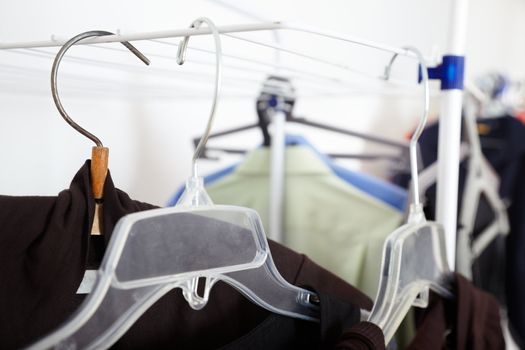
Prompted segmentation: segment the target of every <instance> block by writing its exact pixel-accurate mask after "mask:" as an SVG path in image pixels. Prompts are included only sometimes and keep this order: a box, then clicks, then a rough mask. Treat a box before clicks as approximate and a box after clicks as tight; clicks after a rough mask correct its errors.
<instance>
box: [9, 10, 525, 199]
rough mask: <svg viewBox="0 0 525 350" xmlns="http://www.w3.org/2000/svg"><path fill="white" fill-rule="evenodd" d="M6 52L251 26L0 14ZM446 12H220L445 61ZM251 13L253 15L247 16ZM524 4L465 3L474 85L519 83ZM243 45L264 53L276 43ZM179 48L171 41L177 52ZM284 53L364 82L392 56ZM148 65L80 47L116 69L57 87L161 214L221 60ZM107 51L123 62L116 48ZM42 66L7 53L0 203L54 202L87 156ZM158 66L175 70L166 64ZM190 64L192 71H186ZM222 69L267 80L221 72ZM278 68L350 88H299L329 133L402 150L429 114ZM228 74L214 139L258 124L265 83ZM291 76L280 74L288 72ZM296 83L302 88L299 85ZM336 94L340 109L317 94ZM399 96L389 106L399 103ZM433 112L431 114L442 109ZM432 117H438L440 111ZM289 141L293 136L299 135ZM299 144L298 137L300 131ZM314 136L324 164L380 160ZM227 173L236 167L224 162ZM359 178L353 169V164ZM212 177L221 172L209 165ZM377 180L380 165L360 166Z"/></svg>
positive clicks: (162, 13)
mask: <svg viewBox="0 0 525 350" xmlns="http://www.w3.org/2000/svg"><path fill="white" fill-rule="evenodd" d="M0 1H1V2H0V41H1V42H13V41H30V40H47V39H49V38H50V36H51V35H52V34H54V35H55V36H56V37H58V38H68V37H71V36H73V35H75V34H77V33H80V32H82V31H86V30H94V29H103V30H110V31H115V30H117V29H120V30H121V32H123V33H130V32H138V31H141V32H143V31H154V30H166V29H172V28H181V27H186V26H188V25H189V23H191V21H192V20H193V19H195V18H197V17H199V16H208V17H210V18H212V19H213V20H214V21H215V22H216V23H217V24H232V23H244V22H253V21H254V20H253V19H252V18H249V17H247V16H246V15H243V14H240V13H238V12H235V11H232V10H231V9H229V8H228V7H224V6H220V3H219V2H213V1H155V2H153V1H122V0H119V1H99V0H97V1H90V2H73V1H65V0H48V1H36V0H33V1H16V2H15V1H7V0H0ZM451 1H452V0H449V1H441V0H433V1H417V0H399V1H387V0H375V1H359V2H357V1H348V0H346V1H345V0H330V1H300V0H294V1H282V0H281V1H276V0H265V1H259V2H249V3H248V2H245V1H240V0H236V1H226V0H225V1H224V2H223V3H229V4H233V5H235V6H239V7H243V6H244V7H249V8H248V9H247V11H249V12H251V13H254V14H257V15H259V16H261V17H262V18H269V19H272V20H273V19H275V20H283V21H299V22H302V23H306V24H309V25H312V26H316V27H320V28H324V29H329V30H335V31H339V32H342V33H347V34H349V35H354V36H359V37H364V38H368V39H371V40H376V41H380V42H384V43H387V44H391V45H398V46H402V45H413V46H416V47H418V48H420V49H421V50H422V51H423V52H424V53H426V54H431V53H432V51H433V50H435V48H436V47H437V48H438V49H440V50H443V49H444V48H446V38H447V25H448V21H447V17H448V9H449V6H450V3H451ZM248 4H249V5H248ZM524 19H525V1H522V0H502V1H498V2H497V3H496V2H494V1H488V0H477V1H471V4H470V19H469V27H468V28H469V32H468V47H467V64H468V71H467V74H468V76H475V75H477V74H480V73H483V72H484V71H486V70H488V69H498V70H502V71H505V72H507V73H509V74H511V75H514V76H518V77H522V76H523V75H525V72H524V70H525V67H524V66H523V65H522V62H523V61H524V59H525V47H524V46H523V33H525V28H524V27H525V21H524ZM245 36H246V37H250V38H255V39H258V40H265V41H267V42H270V41H271V40H272V38H273V37H272V36H271V34H269V33H255V34H246V35H245ZM170 41H171V42H173V43H176V42H178V40H177V39H171V40H170ZM223 44H224V51H225V52H227V53H233V54H236V55H243V56H246V57H251V58H253V59H258V60H262V61H266V62H273V59H274V54H273V51H272V50H268V49H264V48H260V47H257V46H253V45H250V44H247V43H244V42H239V41H236V40H234V39H231V38H227V37H223ZM281 44H282V45H284V46H286V47H289V48H292V49H296V50H300V51H302V52H305V53H309V54H312V55H316V56H319V57H324V58H325V59H328V60H332V61H335V62H341V63H344V64H347V65H349V66H351V67H354V68H356V69H358V70H360V71H364V72H368V73H370V74H375V75H379V74H381V73H382V70H383V66H384V64H385V63H386V62H387V61H388V58H389V56H388V55H385V54H381V53H378V52H377V51H374V50H371V49H364V48H358V47H354V46H348V45H342V44H340V43H334V42H330V41H326V40H319V39H317V38H312V37H310V36H306V35H300V34H289V33H283V34H282V36H281ZM190 45H192V46H196V47H200V48H207V49H213V46H212V45H213V44H212V40H211V38H209V37H208V38H192V40H191V42H190ZM136 46H137V47H138V48H139V49H141V50H143V51H144V52H145V53H149V54H153V55H152V56H151V57H150V58H151V60H152V65H151V67H145V66H143V65H142V64H141V63H140V62H139V61H138V60H137V59H136V58H135V57H133V56H132V55H131V54H129V53H126V52H118V51H110V50H106V49H100V48H93V47H81V48H79V47H75V48H73V49H71V50H70V51H69V52H68V54H67V57H75V56H76V57H83V58H88V59H93V60H102V61H106V62H110V63H111V64H109V65H107V64H106V65H104V66H100V65H94V64H85V63H82V64H81V63H79V62H78V61H74V60H64V62H63V64H62V66H61V70H60V74H59V87H60V92H61V97H62V100H63V103H64V105H65V107H66V110H67V111H68V112H69V113H70V114H71V116H72V117H73V118H74V119H75V120H76V121H77V122H78V123H79V124H81V125H82V126H84V127H86V129H88V130H90V131H91V132H93V133H94V134H96V135H97V136H98V137H99V138H101V139H102V141H103V142H104V144H105V145H107V146H109V147H110V169H111V171H112V176H113V179H114V181H115V184H116V185H117V186H118V187H119V188H121V189H123V190H124V191H126V192H128V193H129V194H130V195H131V196H132V197H134V198H136V199H140V200H143V201H148V202H152V203H155V204H164V203H165V202H166V200H167V199H168V197H169V196H170V194H171V193H172V192H173V191H174V189H175V188H176V187H177V186H178V185H179V184H180V183H182V182H183V181H184V179H185V178H186V176H188V174H189V169H190V159H191V153H192V145H191V142H190V139H191V138H192V137H194V136H196V135H199V134H200V133H202V130H203V128H204V125H205V122H206V118H207V116H208V110H209V104H210V98H211V85H212V79H213V76H212V74H213V66H212V65H202V64H198V63H196V62H195V60H198V61H206V62H209V63H211V62H212V61H213V56H212V55H209V54H203V53H199V52H195V51H190V52H188V63H187V64H186V65H184V66H182V67H179V66H177V65H176V63H175V62H174V60H172V59H169V57H174V56H175V53H176V47H174V46H166V45H162V44H158V43H150V42H137V43H136ZM110 47H113V48H118V47H119V45H118V44H113V45H111V46H110ZM43 51H44V54H42V53H41V52H39V53H35V52H30V53H31V54H32V55H28V52H27V51H24V50H11V51H1V52H0V145H1V146H2V147H1V149H2V152H0V164H2V167H1V169H0V170H1V171H0V193H1V194H10V195H54V194H56V193H57V192H58V191H60V190H62V189H64V188H67V187H68V185H69V182H70V181H71V179H72V177H73V175H74V174H75V172H76V171H77V169H78V168H79V167H80V166H81V164H82V163H83V161H84V159H86V158H88V157H89V155H90V147H91V144H90V142H89V141H87V140H86V139H84V138H83V137H81V136H80V135H79V134H78V133H76V132H75V131H73V129H71V128H70V127H69V126H68V125H67V124H66V123H65V122H64V121H63V120H62V119H61V118H60V116H59V114H58V112H57V111H56V108H55V106H54V104H53V101H52V98H51V95H50V91H49V73H50V68H51V64H52V60H53V55H48V54H45V53H46V52H47V53H53V54H54V53H56V52H57V48H50V49H43ZM158 55H164V56H168V58H161V57H158ZM192 61H193V62H192ZM224 62H225V64H226V65H228V66H230V67H231V66H237V67H238V66H244V67H247V66H250V67H252V68H253V67H255V68H257V69H258V70H259V71H260V70H263V71H264V70H266V71H267V72H271V70H269V69H268V68H264V67H261V66H256V65H251V64H250V65H249V64H246V63H239V62H238V61H236V60H232V59H228V58H225V60H224ZM281 62H282V64H283V65H286V66H289V67H290V66H291V67H294V68H297V69H300V70H305V71H308V72H312V73H316V74H320V75H333V76H336V77H339V78H341V79H344V80H346V81H348V82H349V83H348V85H352V86H353V87H348V86H338V85H333V84H327V83H326V82H319V81H317V82H313V83H312V82H308V81H305V80H304V79H296V80H294V83H295V85H296V86H297V88H298V92H299V95H300V96H301V97H300V98H299V100H298V103H297V114H300V115H306V116H308V117H309V118H311V119H314V120H321V121H324V122H327V123H331V124H334V125H341V126H345V127H347V128H352V129H355V130H362V131H369V132H373V133H376V134H379V135H384V136H389V137H392V138H396V139H401V137H402V135H403V134H404V133H405V132H406V131H407V130H408V129H410V128H411V127H413V126H414V125H415V118H417V117H418V112H419V110H420V104H421V100H420V99H418V98H417V96H419V95H418V93H420V91H419V90H418V89H411V90H408V92H407V90H406V89H403V90H401V89H396V88H395V87H394V88H391V89H389V90H388V91H389V92H390V94H389V95H385V94H384V93H375V92H374V91H376V92H377V91H380V90H381V91H382V89H381V87H380V86H379V87H378V86H377V85H378V84H377V83H375V82H373V81H371V80H369V79H363V78H360V76H359V75H356V74H350V73H347V72H344V71H341V70H337V69H333V68H331V67H328V66H326V65H322V64H318V63H312V62H310V61H308V60H305V59H301V58H297V57H293V56H289V55H285V54H283V55H282V57H281ZM259 71H258V72H246V71H239V70H235V69H231V68H228V67H226V68H225V72H224V77H225V81H224V90H225V95H226V96H225V98H223V99H222V100H221V102H220V106H219V111H218V115H217V122H216V124H215V126H214V130H220V129H223V128H227V127H229V126H234V125H239V124H243V123H249V122H252V121H254V120H255V113H254V98H255V96H256V95H257V93H258V88H259V84H260V82H262V81H263V79H264V77H265V76H266V74H265V73H264V72H259ZM284 73H286V72H284ZM293 75H295V74H293ZM395 75H396V77H397V78H399V79H404V80H406V81H411V80H413V79H414V76H415V65H414V64H413V63H411V61H409V60H404V61H403V60H400V61H399V62H398V65H397V63H396V71H395ZM327 90H329V91H331V92H334V91H336V92H338V96H337V97H328V96H321V94H320V92H326V91H327ZM392 94H394V95H392ZM434 102H436V101H434ZM434 107H435V109H434V110H437V105H436V104H434ZM291 129H293V128H291ZM292 131H293V130H292ZM300 131H301V132H304V133H306V135H307V136H308V138H309V139H310V140H311V141H312V142H314V143H315V144H316V145H317V146H318V147H319V148H320V149H321V150H325V151H338V152H351V153H354V152H360V151H363V149H364V148H366V151H370V150H373V149H374V146H373V145H365V144H363V143H362V142H360V141H358V140H352V139H348V138H343V137H333V136H331V135H329V134H322V133H312V132H311V131H306V130H300ZM259 142H260V136H259V135H258V133H257V132H252V133H247V134H245V135H242V136H239V137H235V138H231V139H229V140H224V141H221V143H222V144H224V145H228V146H232V147H234V146H235V147H237V146H238V147H247V148H250V147H254V146H255V145H257V144H258V143H259ZM229 161H231V158H230V159H229ZM354 166H355V164H354ZM203 167H204V168H205V169H206V170H210V169H214V168H218V167H220V164H219V163H211V162H206V163H205V164H204V166H203ZM364 167H365V168H366V169H367V171H370V172H374V173H377V174H381V173H382V172H383V171H384V164H383V165H381V164H379V165H374V166H371V165H370V164H367V165H366V166H364Z"/></svg>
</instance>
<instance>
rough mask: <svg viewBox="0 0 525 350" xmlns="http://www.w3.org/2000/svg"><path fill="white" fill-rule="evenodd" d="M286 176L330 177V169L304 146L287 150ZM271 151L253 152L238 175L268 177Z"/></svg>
mask: <svg viewBox="0 0 525 350" xmlns="http://www.w3.org/2000/svg"><path fill="white" fill-rule="evenodd" d="M284 163H285V174H286V175H288V176H289V175H292V176H293V175H330V174H331V173H332V172H331V170H330V168H329V167H328V166H327V165H326V164H325V163H324V162H323V160H321V159H320V158H319V157H318V156H317V155H316V153H315V152H314V151H312V150H311V149H310V148H309V147H307V146H304V145H293V146H288V147H286V148H285V160H284ZM270 165H271V150H270V149H269V148H267V147H262V148H257V149H255V150H253V151H251V152H250V153H249V154H248V155H247V156H246V158H245V160H244V162H242V164H240V165H239V166H238V168H237V169H236V171H235V172H236V173H237V174H239V175H243V176H268V175H269V174H270Z"/></svg>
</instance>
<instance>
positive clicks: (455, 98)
mask: <svg viewBox="0 0 525 350" xmlns="http://www.w3.org/2000/svg"><path fill="white" fill-rule="evenodd" d="M450 6H451V7H450V11H451V16H450V18H451V23H450V28H449V29H450V31H449V38H448V43H449V47H448V54H450V55H455V56H458V57H462V54H463V52H464V48H465V40H466V18H467V15H468V13H467V9H468V0H456V1H454V2H452V3H451V5H450ZM264 30H271V31H275V30H289V31H297V32H303V33H308V34H312V35H317V36H321V37H325V38H330V39H334V40H338V41H342V42H346V43H351V44H356V45H359V46H363V47H368V48H373V49H377V50H380V51H382V52H389V53H392V54H397V55H402V56H406V57H410V58H415V56H414V55H413V54H412V53H410V52H408V51H407V50H406V49H403V48H399V47H395V46H391V45H387V44H383V43H378V42H374V41H371V40H367V39H361V38H356V37H351V36H347V35H340V34H338V33H334V32H330V31H325V30H318V29H316V28H310V27H306V26H300V25H294V24H286V23H282V22H268V23H255V24H239V25H237V24H236V25H227V26H220V27H218V31H219V33H221V34H230V33H242V32H254V31H264ZM209 34H211V30H210V29H209V28H199V29H186V28H184V29H175V30H168V31H156V32H148V33H135V34H117V35H108V36H105V37H100V38H93V39H89V40H85V41H83V42H81V43H79V44H81V45H82V44H84V45H85V44H100V43H110V42H122V41H137V40H156V39H166V38H175V37H183V36H197V35H209ZM64 43H65V40H56V39H54V38H52V39H51V40H46V41H27V42H13V43H0V49H2V50H6V49H21V48H42V47H57V46H62V45H63V44H64ZM425 60H428V61H431V60H429V59H428V58H425ZM340 68H342V67H340ZM461 73H462V72H461ZM458 80H459V82H460V84H459V85H458V86H456V87H453V88H446V87H442V89H443V91H442V98H441V113H440V123H441V125H442V129H441V132H440V136H439V151H438V157H439V160H441V161H440V162H439V164H440V165H439V173H438V196H437V208H438V210H437V217H438V222H440V223H441V224H443V225H444V227H445V232H446V245H447V258H448V259H447V260H448V262H449V265H450V266H451V268H452V269H453V268H454V265H455V251H456V249H455V241H456V235H455V231H456V220H457V218H456V210H457V192H458V191H457V189H458V164H459V150H460V140H459V135H460V127H461V105H462V86H463V84H462V83H463V76H462V74H458ZM443 160H445V161H443Z"/></svg>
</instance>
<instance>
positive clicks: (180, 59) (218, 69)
mask: <svg viewBox="0 0 525 350" xmlns="http://www.w3.org/2000/svg"><path fill="white" fill-rule="evenodd" d="M203 23H206V24H207V25H208V27H209V28H210V30H211V32H212V33H213V38H214V40H215V54H216V65H215V91H214V93H213V103H212V105H211V111H210V117H209V118H208V124H207V125H206V129H205V131H204V134H203V135H202V137H201V139H200V141H199V143H198V145H197V148H196V149H195V153H193V160H192V162H193V176H196V174H197V169H196V167H197V159H199V157H200V155H201V154H202V152H203V151H204V148H205V147H206V142H208V138H209V136H210V132H211V127H212V125H213V120H214V119H215V112H216V110H217V103H218V102H219V94H220V90H221V80H222V47H221V36H220V33H219V30H218V29H217V27H216V26H215V24H214V23H213V22H212V21H211V20H210V19H209V18H206V17H200V18H197V19H196V20H195V21H193V23H192V24H191V25H190V28H195V29H198V28H200V26H201V25H202V24H203ZM189 40H190V37H189V36H185V37H184V38H183V39H182V40H181V42H180V44H179V48H178V50H177V63H178V64H179V65H182V64H184V62H185V60H186V50H187V48H188V42H189Z"/></svg>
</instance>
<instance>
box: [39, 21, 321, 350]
mask: <svg viewBox="0 0 525 350" xmlns="http://www.w3.org/2000/svg"><path fill="white" fill-rule="evenodd" d="M203 23H206V24H207V25H208V26H209V27H210V29H211V30H212V32H213V34H214V37H215V43H216V46H217V50H216V51H217V78H216V80H215V94H214V103H213V107H212V110H211V115H210V118H209V121H208V125H207V128H206V130H207V133H209V132H210V129H211V126H212V122H213V117H214V114H215V109H216V105H217V100H218V96H219V87H220V68H221V67H220V37H219V32H218V31H217V29H216V27H215V25H214V24H213V22H211V21H210V20H209V19H207V18H199V19H197V20H195V21H194V22H193V23H192V27H194V28H199V27H200V26H201V25H202V24H203ZM188 39H189V38H188V37H186V38H184V39H183V42H182V44H181V47H182V49H181V50H180V51H179V53H178V62H179V63H180V64H182V63H183V62H184V47H185V45H186V44H187V41H188ZM206 139H207V137H206V135H205V136H204V137H203V139H202V142H201V147H197V150H196V152H195V154H194V157H193V172H192V175H191V178H190V179H189V180H188V181H187V189H186V193H185V194H184V195H183V196H182V197H181V202H180V204H179V205H177V206H175V207H173V208H162V209H154V210H149V211H144V212H139V213H134V214H130V215H127V216H125V217H124V218H122V219H121V220H120V221H119V222H118V224H117V226H116V227H115V229H114V231H113V235H112V237H111V240H110V243H109V246H108V249H107V251H106V254H105V256H104V259H103V261H102V264H101V266H100V269H99V270H98V271H97V274H98V275H97V281H96V283H95V287H94V290H93V292H92V293H91V294H90V295H89V296H88V297H87V299H86V300H85V302H84V303H83V304H82V306H81V307H80V309H79V310H78V311H77V312H76V313H75V314H74V315H73V316H72V317H71V318H70V319H69V321H67V322H66V323H65V324H64V325H63V326H61V327H60V328H59V329H58V330H56V331H54V332H53V333H51V334H50V335H48V336H46V337H45V338H43V339H42V340H40V341H38V342H37V343H35V344H33V345H32V346H30V347H29V349H48V348H55V349H106V348H109V347H110V346H111V345H112V344H114V343H115V342H116V341H117V340H118V339H119V338H120V337H121V336H122V335H123V334H124V333H125V332H126V331H127V330H128V329H129V328H130V327H131V325H132V324H133V323H134V322H135V321H136V320H137V319H138V318H139V317H140V316H141V315H142V314H143V313H144V312H145V311H146V310H147V309H148V308H149V307H150V306H151V305H152V304H153V303H155V301H157V300H158V299H159V298H161V297H162V296H163V295H164V294H166V293H167V292H168V291H170V290H172V289H173V288H180V289H182V292H183V293H182V294H183V296H184V298H185V299H186V301H187V302H188V304H189V305H190V306H191V307H192V308H193V309H195V310H199V309H202V308H203V307H204V306H205V305H206V303H207V302H208V298H209V295H210V290H211V288H212V287H213V285H214V284H215V283H216V282H217V281H224V282H226V283H227V284H229V285H231V286H233V287H234V288H236V289H237V290H238V291H239V292H241V293H242V294H243V295H244V296H246V297H247V298H248V299H250V300H251V301H252V302H254V303H255V304H257V305H259V306H261V307H263V308H265V309H267V310H270V311H271V312H274V313H278V314H282V315H286V316H290V317H296V318H299V319H304V320H309V321H318V319H319V305H318V304H319V299H318V297H317V296H316V295H315V294H314V293H312V292H310V291H308V290H305V289H302V288H298V287H296V286H293V285H291V284H289V283H288V282H287V281H286V280H284V278H283V277H282V276H281V275H280V274H279V272H278V270H277V268H276V266H275V264H274V262H273V260H272V256H271V253H270V249H269V246H268V242H267V240H266V237H265V234H264V231H263V227H262V224H261V220H260V218H259V216H258V214H257V213H256V212H255V211H253V210H251V209H247V208H242V207H234V206H222V205H213V204H212V202H211V200H210V199H209V197H208V195H207V194H206V192H205V191H204V188H203V187H202V178H200V177H199V176H198V172H197V160H198V157H199V154H200V152H201V151H202V147H204V145H205V143H206ZM200 282H203V283H200ZM199 285H201V286H202V285H203V287H204V288H202V289H203V291H202V293H199V291H200V290H201V289H199ZM215 302H219V303H220V300H216V301H215Z"/></svg>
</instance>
